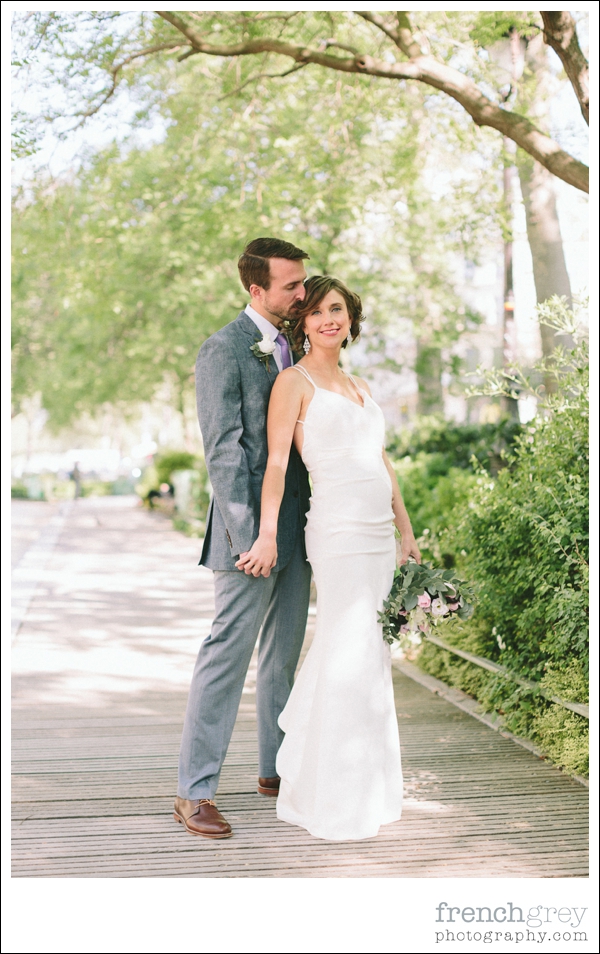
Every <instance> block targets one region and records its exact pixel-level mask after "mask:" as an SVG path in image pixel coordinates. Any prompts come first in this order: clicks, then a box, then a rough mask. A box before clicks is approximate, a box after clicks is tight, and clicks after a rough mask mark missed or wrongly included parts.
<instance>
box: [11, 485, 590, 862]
mask: <svg viewBox="0 0 600 954" xmlns="http://www.w3.org/2000/svg"><path fill="white" fill-rule="evenodd" d="M14 515H15V531H16V534H17V537H18V542H19V541H20V544H21V552H20V553H19V554H17V556H20V563H19V564H18V567H17V570H18V568H19V566H20V567H21V574H22V575H23V574H24V577H26V582H27V581H28V585H29V588H30V593H29V602H28V605H27V608H26V611H25V612H24V613H23V614H22V615H23V619H22V621H21V622H20V625H19V628H18V631H17V633H16V638H15V642H14V650H13V655H14V721H13V730H14V737H15V743H14V760H15V761H14V766H15V768H14V772H15V775H14V812H13V814H14V841H13V854H14V875H15V876H20V877H46V878H47V877H71V878H73V877H75V878H77V877H96V878H97V877H112V878H115V877H135V878H139V877H169V878H170V877H209V878H215V877H254V878H255V877H261V878H264V877H278V878H285V877H291V878H298V877H319V878H331V877H335V878H337V877H351V878H356V877H357V878H365V877H440V878H444V877H451V876H455V877H476V878H481V877H492V878H499V877H552V878H556V877H586V874H587V868H586V846H587V828H586V806H587V791H586V790H585V789H584V788H583V787H582V786H580V785H578V784H577V783H576V782H574V781H572V780H570V779H569V778H567V777H566V776H564V775H563V774H561V773H560V772H559V771H558V770H556V769H554V768H552V767H551V766H550V765H547V764H546V763H545V762H543V761H541V760H539V759H537V758H536V757H535V756H533V755H531V754H530V753H529V752H527V751H526V750H524V749H522V748H521V747H519V746H517V745H515V744H514V743H513V742H511V741H510V740H508V739H504V738H502V737H500V736H499V735H498V734H497V733H495V732H493V731H492V730H491V729H489V728H487V727H486V726H485V725H482V724H481V723H479V722H477V721H475V720H474V719H472V718H471V717H470V716H468V715H467V714H465V713H464V712H461V711H460V710H458V709H456V708H455V707H454V706H452V705H451V704H449V703H448V702H446V701H444V700H443V699H441V698H439V697H438V696H435V695H433V694H432V693H430V692H429V691H428V690H427V689H425V688H423V686H420V685H418V684H417V683H415V682H414V681H412V680H410V679H408V678H406V676H404V675H402V674H400V673H399V672H396V674H395V679H394V683H395V690H396V702H397V711H398V718H399V724H400V733H401V739H402V758H403V766H404V771H405V777H406V801H405V811H404V814H403V818H402V820H401V821H400V822H397V823H395V824H393V825H388V826H385V827H384V828H382V829H381V831H380V834H379V835H378V837H377V838H373V839H368V840H365V841H360V842H343V843H339V842H338V843H335V842H326V841H320V840H318V839H315V838H312V837H311V836H310V835H308V834H307V833H306V832H303V831H302V830H300V829H297V828H293V827H291V826H289V825H286V824H285V823H283V822H279V821H278V820H277V819H276V817H275V811H274V804H273V801H272V800H271V799H268V798H264V797H261V796H259V795H257V794H256V793H255V784H256V775H257V752H256V733H255V708H254V670H253V669H252V668H251V670H250V672H249V674H248V679H247V681H246V686H245V689H244V695H243V698H242V705H241V709H240V714H239V718H238V721H237V723H236V729H235V733H234V738H233V741H232V744H231V747H230V751H229V753H228V756H227V760H226V763H225V767H224V770H223V775H222V781H221V786H220V789H219V793H218V804H219V807H220V808H221V809H222V810H223V812H224V813H225V814H226V816H227V818H228V819H229V820H230V821H231V823H232V825H233V827H234V831H235V835H234V837H233V838H231V839H229V840H226V841H217V842H215V841H208V840H206V839H202V838H194V837H192V836H190V835H188V834H187V833H186V832H185V831H183V830H182V829H181V827H180V826H178V825H176V824H175V823H174V822H173V820H172V818H171V812H170V810H171V805H172V798H173V793H174V791H175V782H176V766H177V752H178V746H179V738H180V733H181V724H182V717H183V712H184V709H185V702H186V695H187V687H188V683H189V678H190V675H191V670H192V666H193V662H194V659H195V656H196V653H197V648H198V642H199V640H200V639H201V638H203V636H205V635H206V634H207V633H208V632H209V627H210V619H211V615H212V579H211V574H210V572H209V571H207V570H205V569H203V568H200V567H198V566H197V565H196V564H197V558H198V553H199V542H198V541H197V540H190V539H187V538H185V537H183V536H182V535H180V534H178V533H175V532H174V531H173V530H172V529H171V525H170V523H169V522H168V521H167V520H166V519H165V518H164V517H162V516H160V515H158V514H149V513H147V512H145V511H143V510H142V509H141V508H139V507H137V506H136V505H135V501H134V500H133V499H132V498H127V497H121V498H119V497H109V498H99V499H95V500H94V499H92V500H88V499H83V500H78V501H76V502H75V503H74V504H73V505H71V506H70V507H67V508H65V507H64V505H63V507H62V509H61V508H59V507H58V506H50V505H44V504H39V503H37V502H35V503H34V502H31V503H30V502H25V501H15V506H14ZM52 521H54V523H53V524H52V527H50V529H48V527H49V525H50V523H51V522H52ZM44 533H45V534H46V536H45V537H44V536H43V535H44ZM44 540H45V542H44ZM40 541H41V546H40ZM27 544H29V549H28V550H27V549H25V546H26V545H27ZM36 545H37V550H36V549H35V547H36ZM32 547H33V550H32ZM40 549H41V551H42V553H41V554H40V552H39V551H40ZM36 554H37V555H36ZM313 622H314V618H313V617H311V618H309V627H308V632H307V643H308V642H309V641H310V636H311V630H312V623H313Z"/></svg>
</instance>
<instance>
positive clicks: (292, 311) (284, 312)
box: [265, 300, 297, 321]
mask: <svg viewBox="0 0 600 954" xmlns="http://www.w3.org/2000/svg"><path fill="white" fill-rule="evenodd" d="M265 305H266V306H267V310H268V311H269V312H270V313H271V314H272V315H273V317H275V318H278V319H279V321H289V320H290V318H294V317H295V315H296V314H297V312H296V308H297V304H296V302H294V304H293V305H290V307H289V308H287V309H284V308H271V307H270V305H269V302H268V300H267V301H266V302H265Z"/></svg>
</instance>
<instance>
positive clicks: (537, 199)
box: [519, 162, 571, 357]
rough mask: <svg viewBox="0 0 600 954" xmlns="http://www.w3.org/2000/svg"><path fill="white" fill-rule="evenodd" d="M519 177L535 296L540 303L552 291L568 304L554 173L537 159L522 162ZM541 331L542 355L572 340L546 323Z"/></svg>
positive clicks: (568, 284) (568, 294)
mask: <svg viewBox="0 0 600 954" xmlns="http://www.w3.org/2000/svg"><path fill="white" fill-rule="evenodd" d="M519 180H520V182H521V192H522V193H523V202H524V204H525V218H526V221H527V238H528V239H529V247H530V249H531V258H532V262H533V279H534V282H535V294H536V299H537V301H538V303H540V302H543V301H546V299H547V298H551V297H552V295H564V296H565V298H566V299H567V300H568V302H569V304H571V283H570V281H569V275H568V272H567V266H566V262H565V253H564V250H563V243H562V236H561V233H560V223H559V221H558V215H557V213H556V194H555V192H554V176H553V175H552V173H550V172H548V170H547V169H545V168H544V166H542V165H540V163H539V162H521V163H519ZM540 333H541V336H542V353H543V355H544V357H547V356H548V355H550V354H552V351H553V350H554V348H555V347H556V345H557V344H558V343H560V344H563V345H565V346H568V345H569V344H570V343H571V342H570V341H568V340H565V339H564V338H562V337H561V338H560V339H559V338H557V337H556V336H555V334H554V332H553V331H552V329H551V328H548V327H547V326H546V325H540Z"/></svg>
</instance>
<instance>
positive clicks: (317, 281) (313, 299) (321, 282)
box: [288, 275, 365, 354]
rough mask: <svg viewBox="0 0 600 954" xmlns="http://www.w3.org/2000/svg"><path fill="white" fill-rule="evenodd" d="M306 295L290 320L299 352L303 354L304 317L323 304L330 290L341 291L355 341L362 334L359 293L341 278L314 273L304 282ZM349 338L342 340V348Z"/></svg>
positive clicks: (362, 318)
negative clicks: (348, 286)
mask: <svg viewBox="0 0 600 954" xmlns="http://www.w3.org/2000/svg"><path fill="white" fill-rule="evenodd" d="M304 287H305V289H306V297H305V299H304V301H301V302H298V304H297V305H296V308H295V313H294V317H293V318H291V319H290V321H289V325H288V327H289V333H290V338H291V342H292V348H293V349H294V351H296V352H297V353H299V354H302V345H303V344H304V328H303V325H304V319H305V318H306V316H307V315H309V314H310V312H311V311H314V309H315V308H316V307H317V306H318V305H320V304H321V302H322V301H323V299H324V298H325V296H326V295H328V294H329V292H330V291H337V292H339V293H340V295H341V296H342V298H343V299H344V301H345V302H346V307H347V309H348V316H349V318H350V334H351V336H352V340H353V341H355V339H356V338H358V336H359V334H360V326H361V323H362V322H363V321H364V320H365V316H364V315H363V310H362V302H361V300H360V298H359V297H358V295H357V294H356V293H355V292H353V291H350V289H349V288H346V286H345V285H344V283H343V282H341V281H340V280H339V278H333V277H332V276H331V275H313V277H312V278H309V279H308V281H306V282H305V283H304ZM347 343H348V342H347V339H344V341H343V342H342V348H345V347H346V345H347Z"/></svg>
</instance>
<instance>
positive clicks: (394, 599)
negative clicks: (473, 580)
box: [379, 563, 475, 644]
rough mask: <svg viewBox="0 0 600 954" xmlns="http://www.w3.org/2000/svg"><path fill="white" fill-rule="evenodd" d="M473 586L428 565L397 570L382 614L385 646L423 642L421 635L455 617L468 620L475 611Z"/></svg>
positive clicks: (448, 572)
mask: <svg viewBox="0 0 600 954" xmlns="http://www.w3.org/2000/svg"><path fill="white" fill-rule="evenodd" d="M474 603H475V593H474V589H473V587H472V586H469V584H468V583H465V582H464V581H463V580H459V579H457V578H456V577H455V576H454V574H453V571H452V570H436V569H434V568H433V567H432V566H431V564H429V563H421V564H419V563H405V564H404V565H403V566H400V567H398V568H397V569H396V572H395V574H394V582H393V584H392V589H391V591H390V595H389V596H388V598H387V600H386V602H385V603H384V604H383V611H382V612H381V613H379V622H380V623H381V624H382V626H383V638H384V639H385V641H386V643H393V642H395V641H396V640H397V641H398V642H400V643H401V644H402V643H409V644H410V643H413V644H417V643H420V642H421V635H420V634H421V633H423V634H427V633H429V632H431V627H432V626H437V624H438V623H439V622H440V620H442V619H450V618H452V617H454V618H458V619H468V618H469V617H470V616H471V615H472V613H473V609H474Z"/></svg>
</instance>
